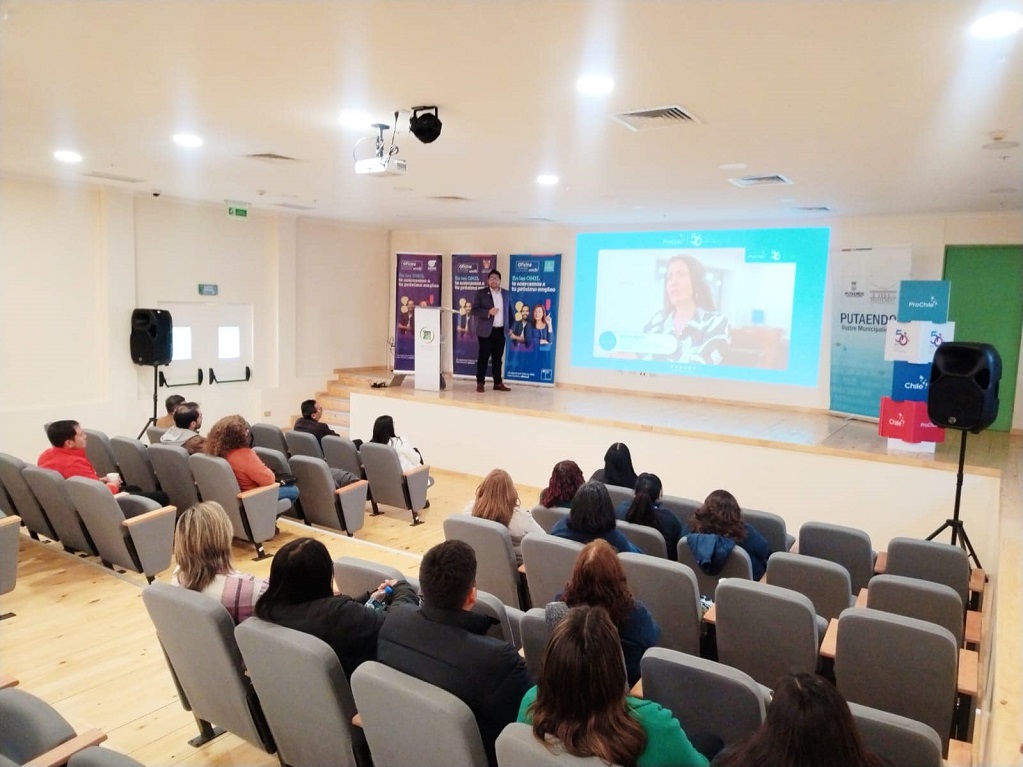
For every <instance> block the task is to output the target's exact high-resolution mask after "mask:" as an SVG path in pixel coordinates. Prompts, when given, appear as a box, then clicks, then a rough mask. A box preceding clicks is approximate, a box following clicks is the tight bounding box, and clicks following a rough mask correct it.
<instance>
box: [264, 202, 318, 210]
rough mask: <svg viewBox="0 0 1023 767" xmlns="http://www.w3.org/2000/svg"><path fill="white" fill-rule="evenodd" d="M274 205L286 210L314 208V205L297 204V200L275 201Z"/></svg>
mask: <svg viewBox="0 0 1023 767" xmlns="http://www.w3.org/2000/svg"><path fill="white" fill-rule="evenodd" d="M274 207H275V208H287V209H288V210H316V206H315V205H299V204H298V203H297V202H275V203H274Z"/></svg>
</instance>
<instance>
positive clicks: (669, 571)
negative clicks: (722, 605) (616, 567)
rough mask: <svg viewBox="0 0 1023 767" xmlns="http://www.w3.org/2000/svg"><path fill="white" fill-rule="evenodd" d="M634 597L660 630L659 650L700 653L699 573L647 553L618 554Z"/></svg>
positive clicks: (701, 626)
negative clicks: (662, 648) (647, 611)
mask: <svg viewBox="0 0 1023 767" xmlns="http://www.w3.org/2000/svg"><path fill="white" fill-rule="evenodd" d="M618 558H619V559H620V560H621V563H622V567H623V568H624V569H625V577H626V578H627V579H628V581H629V588H631V589H632V593H633V595H634V596H635V597H636V599H638V600H639V601H640V602H642V603H643V604H644V605H646V606H647V609H648V610H650V613H651V614H652V615H653V617H654V621H656V623H657V625H658V626H660V627H661V638H660V639H659V640H658V642H657V645H658V646H659V647H666V648H668V649H669V650H678V651H679V652H684V653H689V654H691V655H699V654H700V634H701V632H702V630H703V624H702V622H701V618H702V615H701V613H700V592H699V587H698V586H697V581H696V573H694V572H693V569H692V568H691V567H688V566H687V565H680V564H679V563H678V562H672V561H670V560H667V559H656V558H654V557H648V556H646V555H645V554H632V553H630V552H625V553H623V554H619V555H618Z"/></svg>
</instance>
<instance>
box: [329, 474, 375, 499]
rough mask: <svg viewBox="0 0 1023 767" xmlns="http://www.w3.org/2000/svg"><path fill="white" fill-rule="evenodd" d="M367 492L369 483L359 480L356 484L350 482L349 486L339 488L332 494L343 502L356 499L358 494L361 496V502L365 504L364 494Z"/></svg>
mask: <svg viewBox="0 0 1023 767" xmlns="http://www.w3.org/2000/svg"><path fill="white" fill-rule="evenodd" d="M368 490H369V482H367V481H366V480H364V479H360V480H359V481H358V482H352V484H350V485H345V486H344V487H339V488H338V489H337V490H335V491H334V494H335V495H337V497H338V498H340V499H342V500H344V499H346V498H357V497H358V496H359V494H360V493H361V494H362V500H363V502H365V500H366V493H367V491H368Z"/></svg>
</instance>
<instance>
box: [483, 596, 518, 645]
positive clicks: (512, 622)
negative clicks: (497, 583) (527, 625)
mask: <svg viewBox="0 0 1023 767" xmlns="http://www.w3.org/2000/svg"><path fill="white" fill-rule="evenodd" d="M472 611H473V612H474V613H479V614H481V615H486V616H487V617H489V618H493V619H494V620H495V621H497V623H496V624H494V625H493V626H492V627H491V628H490V631H488V632H487V635H488V636H492V637H496V638H497V639H503V640H504V641H505V642H507V643H508V644H510V645H514V646H515V647H516V648H519V647H521V646H522V638H521V637H520V635H519V631H520V627H521V624H522V616H523V615H524V614H525V613H523V612H522V610H519V609H518V608H516V607H509V606H508V605H506V604H505V603H504V602H502V601H501V600H500V599H498V598H497V597H496V596H494V595H493V594H491V593H490V592H488V591H481V590H479V589H477V590H476V604H474V605H473V607H472Z"/></svg>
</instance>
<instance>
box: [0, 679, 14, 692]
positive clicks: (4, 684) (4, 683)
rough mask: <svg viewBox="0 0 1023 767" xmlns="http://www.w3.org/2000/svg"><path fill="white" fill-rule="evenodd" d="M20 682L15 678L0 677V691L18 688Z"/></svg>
mask: <svg viewBox="0 0 1023 767" xmlns="http://www.w3.org/2000/svg"><path fill="white" fill-rule="evenodd" d="M17 686H18V680H17V679H15V678H14V677H13V676H0V690H6V689H7V688H8V687H17Z"/></svg>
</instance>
